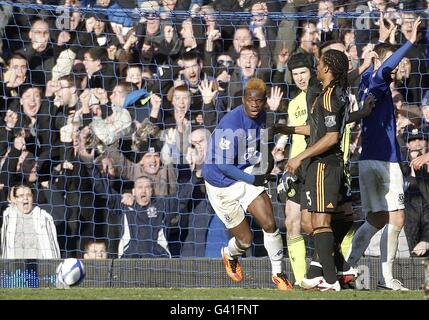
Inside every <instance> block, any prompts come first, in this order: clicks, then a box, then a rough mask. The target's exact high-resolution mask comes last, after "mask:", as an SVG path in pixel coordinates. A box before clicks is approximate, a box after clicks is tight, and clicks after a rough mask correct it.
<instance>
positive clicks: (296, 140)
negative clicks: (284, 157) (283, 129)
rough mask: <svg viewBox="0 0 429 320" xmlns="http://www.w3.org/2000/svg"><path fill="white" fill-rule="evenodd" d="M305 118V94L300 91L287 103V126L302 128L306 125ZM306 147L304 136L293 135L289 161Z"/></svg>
mask: <svg viewBox="0 0 429 320" xmlns="http://www.w3.org/2000/svg"><path fill="white" fill-rule="evenodd" d="M307 116H308V115H307V100H306V93H305V92H304V91H301V93H300V94H299V95H298V96H296V97H295V98H294V99H293V100H291V102H290V103H289V107H288V123H287V124H288V126H291V127H296V126H304V125H306V124H307ZM306 147H307V143H306V142H305V136H303V135H300V134H293V135H292V141H291V148H290V153H289V159H291V158H293V157H295V156H297V155H298V154H300V153H301V152H302V151H304V150H305V148H306Z"/></svg>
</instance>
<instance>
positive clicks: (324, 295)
mask: <svg viewBox="0 0 429 320" xmlns="http://www.w3.org/2000/svg"><path fill="white" fill-rule="evenodd" d="M166 297H168V299H170V300H176V299H177V300H235V301H238V300H423V299H424V293H423V291H409V292H394V291H385V290H383V291H380V290H371V291H358V290H343V291H340V292H318V291H304V290H301V289H295V290H293V291H290V292H282V291H278V290H276V289H242V288H210V289H209V288H181V289H179V288H171V289H165V288H162V289H161V288H153V289H152V288H71V289H66V290H63V289H53V288H43V289H0V299H2V300H7V299H13V300H52V299H55V300H164V299H165V298H166Z"/></svg>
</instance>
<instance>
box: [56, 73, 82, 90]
mask: <svg viewBox="0 0 429 320" xmlns="http://www.w3.org/2000/svg"><path fill="white" fill-rule="evenodd" d="M58 81H67V84H68V86H69V87H75V88H76V89H80V83H76V81H75V77H74V76H73V75H71V74H67V75H64V76H61V77H59V78H58Z"/></svg>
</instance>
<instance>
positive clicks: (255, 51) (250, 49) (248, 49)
mask: <svg viewBox="0 0 429 320" xmlns="http://www.w3.org/2000/svg"><path fill="white" fill-rule="evenodd" d="M243 51H252V52H253V53H254V55H255V56H256V57H257V58H258V61H260V60H261V53H260V52H259V49H258V48H257V47H255V46H252V45H250V46H244V47H242V48H241V49H240V55H241V53H242V52H243Z"/></svg>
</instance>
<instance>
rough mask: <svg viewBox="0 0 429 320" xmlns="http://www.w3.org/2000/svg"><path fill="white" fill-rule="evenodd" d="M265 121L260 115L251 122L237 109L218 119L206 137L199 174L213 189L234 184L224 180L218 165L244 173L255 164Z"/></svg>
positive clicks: (257, 160) (241, 108) (263, 116)
mask: <svg viewBox="0 0 429 320" xmlns="http://www.w3.org/2000/svg"><path fill="white" fill-rule="evenodd" d="M266 117H267V114H266V112H265V111H262V112H261V113H260V114H259V116H258V118H256V119H252V118H250V117H249V116H248V115H247V114H246V113H245V111H244V107H243V106H242V105H241V106H239V107H237V108H235V109H233V110H232V111H230V112H229V113H227V114H226V115H225V116H224V117H223V118H222V120H221V121H220V122H219V124H218V125H217V126H216V129H215V130H214V131H213V133H212V135H211V137H210V142H209V148H208V153H207V156H206V160H205V164H204V166H203V171H202V174H203V177H204V179H205V181H207V182H208V183H210V184H211V185H213V186H215V187H219V188H224V187H228V186H230V185H232V184H233V183H235V182H236V181H237V180H234V179H232V178H230V177H227V176H225V174H224V173H223V172H222V171H221V170H220V169H219V167H218V164H229V165H234V166H236V167H237V168H238V169H240V170H244V169H246V168H247V167H249V166H251V165H254V164H256V163H258V162H259V160H260V157H261V154H260V152H259V150H260V148H259V144H260V140H261V136H262V135H263V129H265V122H266Z"/></svg>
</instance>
